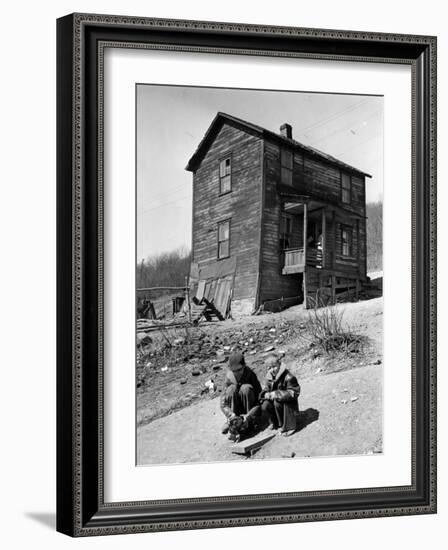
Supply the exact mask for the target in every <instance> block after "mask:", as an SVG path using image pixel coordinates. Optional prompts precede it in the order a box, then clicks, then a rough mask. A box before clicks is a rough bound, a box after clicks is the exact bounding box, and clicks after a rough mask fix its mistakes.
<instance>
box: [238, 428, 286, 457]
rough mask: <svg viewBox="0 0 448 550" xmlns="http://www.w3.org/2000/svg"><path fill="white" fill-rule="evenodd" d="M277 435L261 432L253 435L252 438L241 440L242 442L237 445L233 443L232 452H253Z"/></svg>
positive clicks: (242, 453) (240, 453)
mask: <svg viewBox="0 0 448 550" xmlns="http://www.w3.org/2000/svg"><path fill="white" fill-rule="evenodd" d="M275 435H276V434H275V433H273V434H272V433H271V434H269V435H266V434H263V433H261V434H258V435H256V436H254V437H251V438H250V439H245V440H244V441H241V443H236V444H235V445H232V453H235V454H238V455H247V454H250V453H253V452H254V451H256V450H258V449H259V448H260V447H262V446H263V445H264V444H265V443H267V442H268V441H270V440H271V439H272V438H273V437H275Z"/></svg>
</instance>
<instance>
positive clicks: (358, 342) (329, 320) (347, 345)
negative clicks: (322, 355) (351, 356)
mask: <svg viewBox="0 0 448 550" xmlns="http://www.w3.org/2000/svg"><path fill="white" fill-rule="evenodd" d="M343 317H344V310H343V309H341V308H340V307H337V306H326V307H320V308H319V307H315V308H314V309H312V310H311V311H310V313H309V316H308V319H307V322H306V326H307V333H308V338H309V340H310V342H311V344H312V345H314V346H316V347H318V348H320V349H321V350H322V351H324V352H326V353H330V352H334V351H338V352H346V353H353V352H358V351H360V349H361V347H362V345H363V343H364V338H363V337H362V336H360V335H359V334H356V333H355V332H354V331H353V330H352V329H351V328H350V327H349V325H348V324H347V323H345V322H344V320H343Z"/></svg>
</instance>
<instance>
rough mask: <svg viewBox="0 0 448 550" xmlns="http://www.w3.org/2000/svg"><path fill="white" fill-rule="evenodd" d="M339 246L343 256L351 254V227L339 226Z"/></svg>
mask: <svg viewBox="0 0 448 550" xmlns="http://www.w3.org/2000/svg"><path fill="white" fill-rule="evenodd" d="M341 246H342V255H343V256H352V255H353V230H352V228H351V227H347V226H342V227H341Z"/></svg>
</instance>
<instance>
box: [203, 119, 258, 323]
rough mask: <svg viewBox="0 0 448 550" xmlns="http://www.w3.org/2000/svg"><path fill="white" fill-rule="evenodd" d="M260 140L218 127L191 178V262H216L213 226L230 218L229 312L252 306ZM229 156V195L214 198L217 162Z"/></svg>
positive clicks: (211, 263) (253, 299)
mask: <svg viewBox="0 0 448 550" xmlns="http://www.w3.org/2000/svg"><path fill="white" fill-rule="evenodd" d="M262 149H263V143H262V140H261V139H260V138H258V137H256V136H252V135H250V134H248V133H246V132H243V131H241V130H239V129H236V128H234V127H232V126H230V125H228V124H224V125H223V127H222V128H221V130H220V131H219V133H218V135H217V137H216V139H215V140H214V142H213V144H212V145H211V147H210V149H209V150H208V152H207V154H206V155H205V157H204V158H203V160H202V162H201V164H200V166H199V168H198V169H197V170H196V172H195V173H194V176H193V182H194V184H193V250H192V256H193V259H192V261H193V262H195V263H197V264H199V268H200V269H201V267H202V268H203V267H205V266H212V265H213V264H216V263H221V262H223V261H225V260H218V259H217V256H218V222H220V221H224V220H227V219H230V256H231V257H236V270H235V282H234V290H233V299H232V313H235V312H239V313H251V311H252V310H253V309H254V307H255V300H256V290H257V280H258V279H257V278H258V266H259V256H258V251H259V248H260V215H261V212H260V209H261V180H262ZM227 155H231V159H232V191H231V192H230V193H227V194H225V195H220V187H219V185H220V184H219V161H220V160H222V159H223V158H225V157H226V156H227Z"/></svg>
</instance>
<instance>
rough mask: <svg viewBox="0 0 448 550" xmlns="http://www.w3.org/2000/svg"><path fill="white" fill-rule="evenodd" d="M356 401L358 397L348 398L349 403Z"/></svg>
mask: <svg viewBox="0 0 448 550" xmlns="http://www.w3.org/2000/svg"><path fill="white" fill-rule="evenodd" d="M358 399H359V398H358V397H351V398H350V401H351V402H353V401H358Z"/></svg>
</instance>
